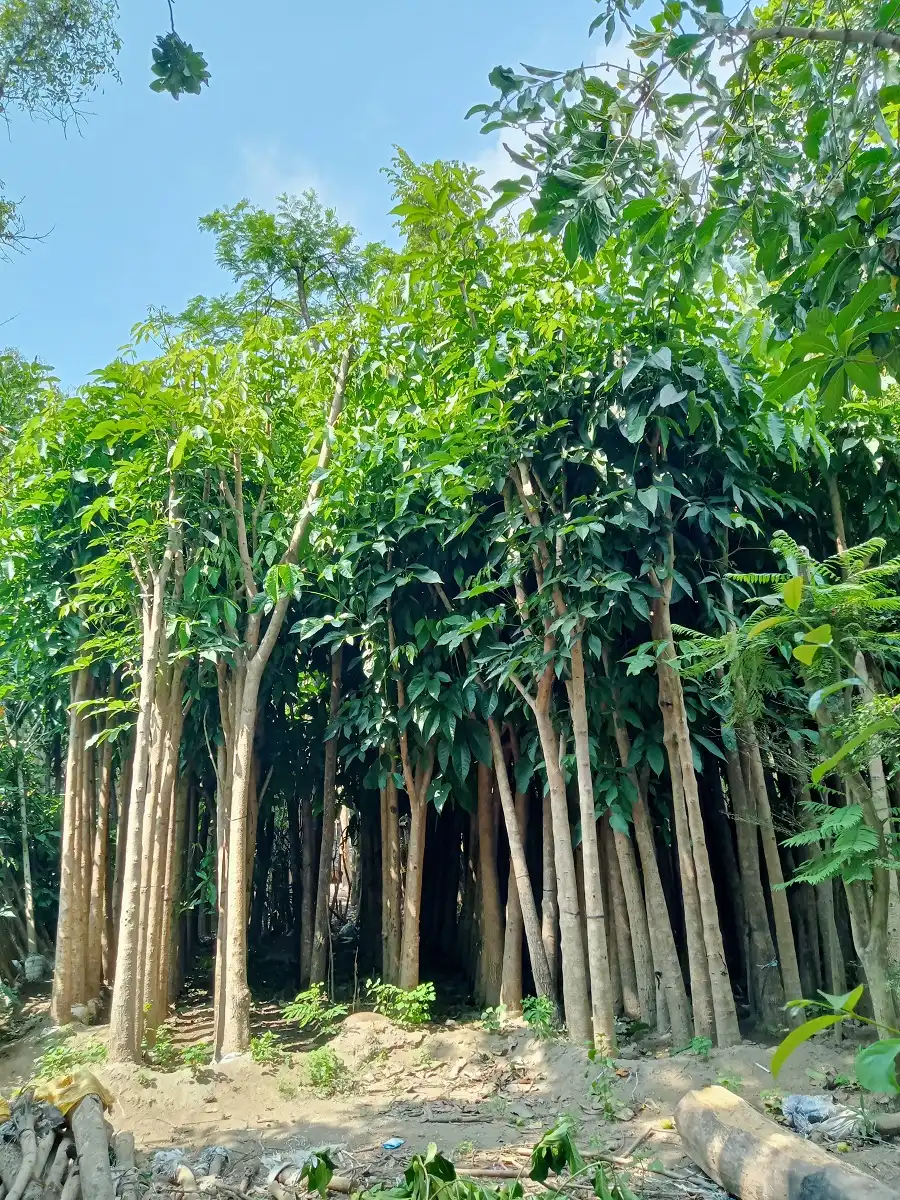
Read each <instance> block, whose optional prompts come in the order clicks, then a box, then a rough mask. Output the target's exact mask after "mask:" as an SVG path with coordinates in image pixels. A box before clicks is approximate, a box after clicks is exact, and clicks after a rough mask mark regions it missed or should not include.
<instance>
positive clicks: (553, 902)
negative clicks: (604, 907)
mask: <svg viewBox="0 0 900 1200" xmlns="http://www.w3.org/2000/svg"><path fill="white" fill-rule="evenodd" d="M541 863H542V870H541V941H542V942H543V945H544V957H545V958H546V959H547V969H548V971H549V972H550V982H551V984H552V987H553V993H554V997H555V996H558V994H559V979H558V975H559V904H558V903H557V899H556V854H555V852H554V849H553V813H552V811H551V806H550V793H549V792H546V793H545V794H544V796H543V797H542V799H541Z"/></svg>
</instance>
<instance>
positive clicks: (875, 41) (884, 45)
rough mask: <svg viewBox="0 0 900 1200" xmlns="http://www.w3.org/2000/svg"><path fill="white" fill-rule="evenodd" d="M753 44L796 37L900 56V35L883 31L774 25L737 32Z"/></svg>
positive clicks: (806, 40)
mask: <svg viewBox="0 0 900 1200" xmlns="http://www.w3.org/2000/svg"><path fill="white" fill-rule="evenodd" d="M735 32H736V33H742V34H745V35H746V37H747V39H748V41H749V42H750V44H751V45H753V44H754V43H755V42H778V41H785V40H787V39H788V38H796V39H797V40H798V41H801V42H836V43H837V44H838V45H840V46H871V47H873V48H874V49H877V50H890V51H891V52H892V53H894V54H900V36H898V35H897V34H894V33H888V32H887V31H886V30H883V29H846V28H845V29H820V28H817V27H815V26H812V25H773V26H771V27H770V28H765V29H740V28H739V29H737V30H736V31H735Z"/></svg>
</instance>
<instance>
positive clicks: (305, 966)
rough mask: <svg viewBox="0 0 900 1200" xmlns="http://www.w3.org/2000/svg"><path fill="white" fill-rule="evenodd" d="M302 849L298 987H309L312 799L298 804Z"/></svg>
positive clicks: (313, 889)
mask: <svg viewBox="0 0 900 1200" xmlns="http://www.w3.org/2000/svg"><path fill="white" fill-rule="evenodd" d="M300 813H301V822H302V823H301V838H302V842H301V847H302V885H301V892H302V897H303V899H302V905H301V910H300V987H301V989H303V988H308V987H309V982H310V980H309V973H310V967H311V965H312V944H313V921H314V919H315V911H316V910H315V892H316V879H315V862H316V832H315V824H314V821H313V810H312V798H311V797H310V796H304V797H303V799H302V800H301V802H300Z"/></svg>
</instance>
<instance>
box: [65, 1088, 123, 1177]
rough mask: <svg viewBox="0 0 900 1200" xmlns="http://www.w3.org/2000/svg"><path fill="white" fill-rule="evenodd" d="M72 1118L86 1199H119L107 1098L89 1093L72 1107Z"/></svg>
mask: <svg viewBox="0 0 900 1200" xmlns="http://www.w3.org/2000/svg"><path fill="white" fill-rule="evenodd" d="M68 1117H69V1124H70V1126H71V1127H72V1133H73V1135H74V1137H75V1148H76V1150H77V1151H78V1170H79V1174H80V1176H81V1190H82V1191H83V1192H84V1195H85V1200H115V1195H116V1189H115V1184H114V1183H113V1177H112V1171H111V1170H110V1166H109V1139H108V1137H107V1133H106V1122H105V1120H104V1119H103V1101H102V1100H101V1099H100V1097H99V1096H94V1095H89V1096H85V1097H84V1099H83V1100H79V1101H78V1103H77V1104H76V1105H75V1107H74V1108H72V1109H70V1110H69V1113H68ZM63 1195H65V1190H64V1191H63Z"/></svg>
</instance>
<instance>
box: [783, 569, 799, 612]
mask: <svg viewBox="0 0 900 1200" xmlns="http://www.w3.org/2000/svg"><path fill="white" fill-rule="evenodd" d="M803 588H804V580H803V576H802V575H794V576H793V578H791V579H789V580H788V581H787V583H785V585H784V586H783V587H782V589H781V594H782V596H784V602H785V604H786V605H787V606H788V608H789V609H790V610H791V612H796V611H797V609H798V608H799V607H800V603H801V601H802V600H803Z"/></svg>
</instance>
